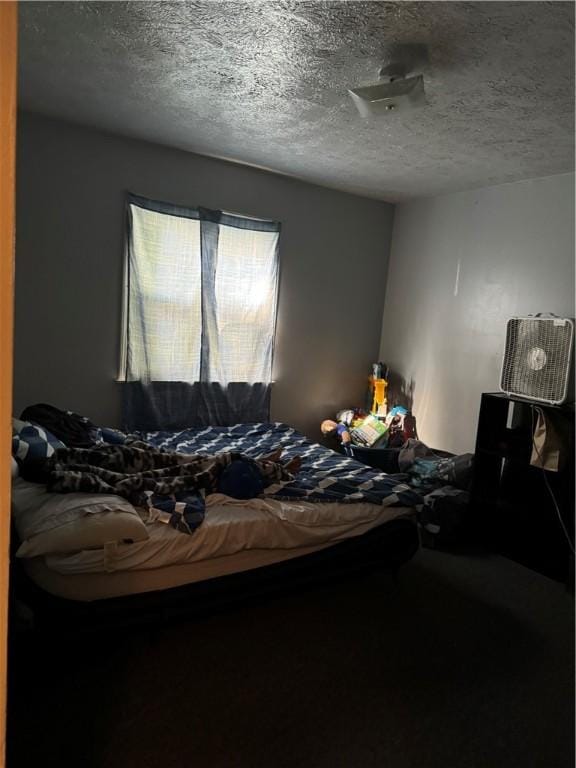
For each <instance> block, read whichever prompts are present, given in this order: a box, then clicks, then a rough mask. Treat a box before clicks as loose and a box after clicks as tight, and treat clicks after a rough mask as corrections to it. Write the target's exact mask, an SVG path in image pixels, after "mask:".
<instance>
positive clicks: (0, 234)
mask: <svg viewBox="0 0 576 768" xmlns="http://www.w3.org/2000/svg"><path fill="white" fill-rule="evenodd" d="M17 14H18V10H17V3H16V2H12V1H11V0H9V1H2V0H0V768H3V766H4V765H5V746H6V678H7V675H6V673H7V655H6V651H7V645H8V573H9V546H10V487H11V469H10V468H11V453H10V445H11V439H12V424H11V419H12V358H13V351H12V345H13V322H14V232H15V224H14V220H15V188H16V179H15V155H16V82H17V80H16V70H17V36H18V33H17Z"/></svg>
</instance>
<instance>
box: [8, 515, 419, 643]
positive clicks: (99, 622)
mask: <svg viewBox="0 0 576 768" xmlns="http://www.w3.org/2000/svg"><path fill="white" fill-rule="evenodd" d="M418 547H419V533H418V528H417V525H416V522H415V520H414V519H412V518H407V517H401V518H396V519H394V520H391V521H389V522H387V523H383V524H382V525H379V526H378V527H376V528H373V529H372V530H370V531H368V532H367V533H364V534H362V535H361V536H357V537H355V538H352V539H346V540H345V541H342V542H339V543H337V544H334V545H333V546H331V547H328V548H326V549H323V550H320V551H318V552H314V553H312V554H309V555H303V556H301V557H297V558H294V559H292V560H286V561H283V562H281V563H276V564H273V565H268V566H264V567H261V568H255V569H253V570H249V571H242V572H239V573H234V574H230V575H227V576H221V577H218V578H214V579H208V580H206V581H200V582H195V583H193V584H188V585H184V586H180V587H174V588H172V589H167V590H161V591H155V592H145V593H141V594H135V595H128V596H125V597H114V598H109V599H105V600H95V601H93V602H89V603H88V602H79V601H74V600H67V599H64V598H60V597H55V596H53V595H51V594H49V593H48V592H45V591H44V590H43V589H41V588H40V587H38V586H37V585H36V584H35V583H34V582H33V581H32V580H31V579H30V578H29V577H28V576H27V574H26V573H25V571H24V568H23V567H22V565H21V563H20V562H19V561H18V560H16V559H13V561H12V576H11V578H12V584H11V593H12V615H13V616H14V617H15V618H14V621H15V622H16V621H18V619H17V618H16V614H20V615H21V614H22V608H24V612H25V613H26V615H27V616H28V622H27V623H28V625H29V628H30V629H33V630H35V631H40V632H46V631H48V632H62V631H65V632H69V631H97V630H111V629H119V628H125V627H129V626H134V625H145V624H150V623H158V622H166V621H173V620H177V619H180V618H194V617H201V616H206V615H208V614H211V613H215V612H218V611H221V610H226V609H230V608H233V607H234V606H237V605H238V604H240V603H245V602H246V601H248V600H250V601H254V600H258V599H263V598H267V599H270V598H272V597H274V596H278V595H281V594H286V593H293V592H295V591H297V590H299V589H302V588H303V587H309V586H311V585H313V584H327V583H333V582H335V581H336V582H337V581H338V580H340V581H341V580H348V579H349V578H351V577H352V576H353V575H354V574H358V573H361V572H366V570H372V571H374V570H378V571H386V572H388V573H391V574H396V573H397V571H398V569H399V568H400V567H401V566H402V565H403V564H404V563H406V562H407V561H408V560H410V559H411V558H412V557H413V556H414V554H415V553H416V552H417V550H418Z"/></svg>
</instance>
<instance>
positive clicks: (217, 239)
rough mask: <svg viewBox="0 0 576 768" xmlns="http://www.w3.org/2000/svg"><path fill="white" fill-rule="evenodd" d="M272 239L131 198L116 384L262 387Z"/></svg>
mask: <svg viewBox="0 0 576 768" xmlns="http://www.w3.org/2000/svg"><path fill="white" fill-rule="evenodd" d="M279 229H280V227H279V224H277V223H276V222H271V221H263V220H258V219H249V218H245V217H242V216H236V215H231V214H224V213H221V212H220V211H209V210H207V209H203V208H198V209H185V208H179V207H177V206H173V205H169V204H166V203H158V202H154V201H150V200H146V199H145V198H140V197H136V196H134V195H130V196H129V199H128V231H127V259H126V280H125V291H124V323H123V324H124V333H123V344H122V362H121V366H122V367H121V371H122V373H123V374H124V376H123V377H122V378H124V379H125V381H127V382H141V383H144V384H150V383H154V382H163V383H164V384H166V383H170V382H173V383H176V382H180V383H182V382H184V383H188V384H194V383H205V384H218V385H219V387H220V389H221V390H226V388H227V387H228V385H230V384H233V383H243V384H259V385H267V386H268V385H269V384H270V381H271V376H272V355H273V349H274V331H275V323H276V301H277V290H278V238H279Z"/></svg>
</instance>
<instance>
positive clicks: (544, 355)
mask: <svg viewBox="0 0 576 768" xmlns="http://www.w3.org/2000/svg"><path fill="white" fill-rule="evenodd" d="M573 346H574V320H571V319H568V318H563V317H556V316H555V315H541V314H538V315H533V316H530V317H513V318H511V319H510V320H508V324H507V327H506V349H505V352H504V360H503V362H502V374H501V377H500V389H501V390H502V391H503V392H505V393H506V394H507V395H516V396H518V397H525V398H527V399H528V400H537V401H538V402H541V403H549V404H551V405H561V404H562V403H565V402H566V401H567V400H572V399H573V398H572V395H573V393H572V391H571V388H572V376H571V373H572V350H573Z"/></svg>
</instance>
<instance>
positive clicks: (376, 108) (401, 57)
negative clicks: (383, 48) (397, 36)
mask: <svg viewBox="0 0 576 768" xmlns="http://www.w3.org/2000/svg"><path fill="white" fill-rule="evenodd" d="M427 61H428V54H427V49H426V46H424V45H397V46H393V47H391V48H390V49H389V60H388V62H386V63H384V64H383V65H382V67H381V68H380V71H379V72H378V76H379V78H380V79H379V81H378V82H377V83H372V84H370V85H362V86H359V87H358V88H350V89H349V90H348V93H349V94H350V97H351V98H352V101H353V102H354V105H355V107H356V109H357V110H358V112H359V113H360V114H361V115H362V117H374V116H379V115H390V114H395V113H397V112H405V111H407V110H410V109H414V108H416V107H422V106H424V105H425V104H426V94H425V92H424V77H423V76H422V74H417V72H418V70H420V69H423V68H424V66H425V64H426V63H427ZM409 75H410V76H409Z"/></svg>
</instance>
